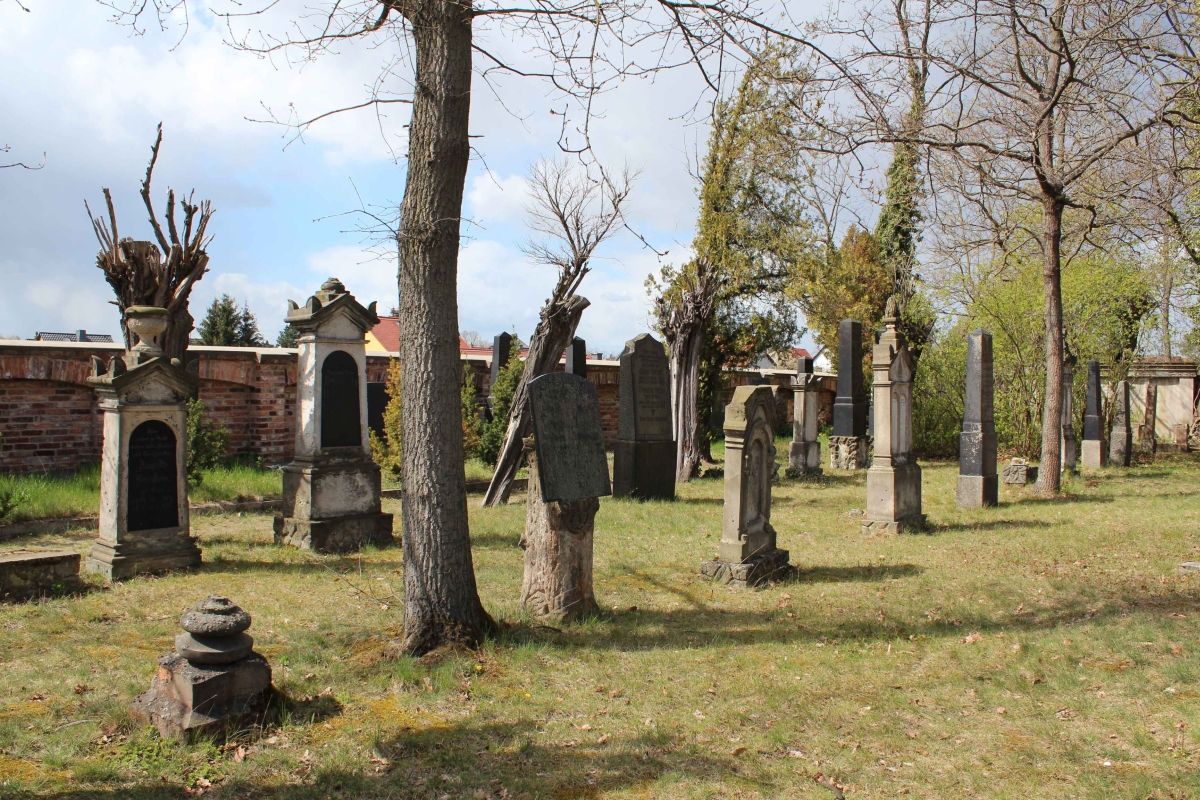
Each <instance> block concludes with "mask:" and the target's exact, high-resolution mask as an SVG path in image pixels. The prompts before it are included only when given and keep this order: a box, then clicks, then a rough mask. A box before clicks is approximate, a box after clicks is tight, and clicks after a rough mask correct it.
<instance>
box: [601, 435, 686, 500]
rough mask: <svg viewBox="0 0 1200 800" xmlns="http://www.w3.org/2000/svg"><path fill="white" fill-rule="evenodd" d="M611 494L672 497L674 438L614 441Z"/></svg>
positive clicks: (664, 498)
mask: <svg viewBox="0 0 1200 800" xmlns="http://www.w3.org/2000/svg"><path fill="white" fill-rule="evenodd" d="M612 493H613V497H632V498H634V499H635V500H674V499H675V442H672V441H666V442H631V441H628V440H621V439H618V440H617V442H616V443H615V444H614V445H613V483H612Z"/></svg>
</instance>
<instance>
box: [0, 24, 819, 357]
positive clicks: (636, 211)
mask: <svg viewBox="0 0 1200 800" xmlns="http://www.w3.org/2000/svg"><path fill="white" fill-rule="evenodd" d="M21 5H24V6H25V7H27V8H28V9H29V11H28V12H25V11H23V10H22V8H21ZM204 5H206V4H199V3H192V6H191V8H192V14H191V17H190V19H189V25H188V28H187V31H186V34H185V35H184V33H183V30H182V28H181V27H180V26H179V25H175V26H173V27H171V28H170V29H168V30H167V31H165V32H164V31H161V30H159V29H158V28H157V27H154V26H150V27H148V28H147V29H146V30H145V31H144V33H143V34H142V35H137V34H135V33H134V32H133V31H131V30H130V29H129V28H128V27H123V26H120V25H117V24H114V23H113V21H112V19H111V18H112V12H111V11H110V10H109V9H106V8H105V7H104V6H102V5H101V4H100V3H98V2H92V1H91V0H22V3H21V4H17V3H15V2H12V0H0V63H3V64H4V65H5V70H4V71H5V76H6V79H5V80H4V81H0V108H3V109H5V114H4V115H3V117H2V118H0V146H4V145H7V146H8V147H9V148H10V150H9V152H8V153H0V163H8V162H11V161H16V160H20V161H24V162H27V163H34V164H40V165H41V168H40V169H36V170H25V169H2V170H0V209H2V212H0V280H2V281H3V284H4V285H5V286H6V288H7V290H8V291H7V294H8V300H7V302H6V303H5V304H4V307H3V310H2V311H0V336H6V337H19V338H24V339H28V338H32V337H33V336H34V334H35V332H37V331H75V330H76V329H79V328H83V329H86V330H88V331H89V332H95V333H109V334H112V335H113V336H114V337H117V335H118V334H119V330H118V324H119V319H118V315H117V311H116V309H115V307H114V306H113V305H111V303H110V302H109V301H110V299H111V298H112V297H113V294H112V290H111V289H110V288H109V286H108V285H107V283H106V282H105V280H104V278H103V275H102V273H101V271H100V270H99V269H98V268H97V267H96V265H95V257H96V253H97V250H98V244H97V242H96V239H95V236H94V234H93V232H92V229H91V225H90V223H89V221H88V217H87V214H86V212H85V209H84V201H85V200H86V201H87V202H88V203H89V204H90V205H91V207H92V209H93V211H96V210H99V209H103V203H104V201H103V196H102V194H101V187H109V188H110V189H111V190H112V192H113V196H114V200H115V202H116V207H117V220H118V223H119V225H120V227H121V235H122V236H132V237H133V238H137V239H150V238H153V237H152V233H151V231H150V228H149V224H148V222H147V221H146V213H145V210H144V209H143V208H142V206H141V200H140V197H139V196H138V191H139V184H140V181H141V179H142V176H143V174H144V172H145V169H146V164H147V160H148V157H149V152H150V145H151V144H152V142H153V140H154V131H155V126H156V124H157V123H158V122H160V121H161V122H162V123H163V128H164V140H163V145H162V150H161V153H160V156H159V160H158V165H157V167H156V170H155V174H154V186H153V191H154V196H155V198H156V202H157V203H158V205H159V207H160V209H161V206H162V204H163V203H164V202H165V197H166V191H167V188H168V187H172V188H174V189H175V190H176V193H177V194H184V193H187V192H189V191H190V190H192V189H194V190H195V197H196V198H198V199H199V198H208V199H211V200H212V203H213V206H214V207H215V209H216V213H215V214H214V216H213V219H212V222H211V223H210V228H209V230H210V233H212V234H213V241H212V244H211V245H210V246H209V248H208V253H209V256H210V263H209V272H208V273H207V274H206V275H205V277H204V279H203V280H202V281H201V282H200V283H199V284H198V285H197V287H196V289H195V290H194V292H193V295H192V300H191V311H192V314H193V316H194V317H195V318H196V319H197V320H199V319H201V318H202V317H203V314H204V310H205V309H206V308H207V307H208V305H209V304H210V303H211V302H212V300H213V299H214V298H215V297H217V296H219V295H221V294H230V295H232V296H233V297H234V298H235V299H236V300H238V301H239V302H244V303H246V304H247V305H248V306H249V308H250V310H251V311H252V312H253V313H254V315H255V317H256V318H257V319H258V322H259V325H260V328H261V329H262V331H263V333H264V334H265V335H266V336H267V337H268V338H270V339H272V340H273V339H274V336H275V334H276V333H277V332H278V330H279V328H280V327H281V326H282V324H283V316H284V314H285V312H286V309H287V300H289V299H291V300H295V301H297V302H300V303H302V302H303V301H304V300H305V299H306V298H307V297H308V296H309V295H311V294H312V293H313V292H315V291H316V289H317V288H318V287H319V286H320V284H321V282H322V281H323V280H325V279H326V278H327V277H330V276H336V277H338V278H340V279H341V280H342V281H343V282H344V283H345V284H346V286H347V288H348V289H349V290H350V291H351V292H353V293H354V294H355V296H356V297H357V298H358V299H359V300H360V301H361V302H363V303H364V304H366V303H369V302H370V301H373V300H374V301H377V302H378V308H379V311H380V313H384V314H385V313H388V311H389V309H391V308H392V307H394V306H395V305H396V265H395V260H394V257H390V256H389V255H388V254H386V253H385V254H383V255H382V256H381V255H380V254H379V253H378V252H377V251H376V250H373V249H372V247H371V243H370V242H369V241H366V240H365V238H364V236H363V235H362V234H361V233H359V232H356V231H354V230H353V228H355V227H356V226H357V225H358V224H359V222H358V221H356V220H358V219H361V218H356V217H355V216H354V215H349V216H348V215H346V212H350V211H352V210H353V209H356V208H359V207H360V206H361V205H363V204H365V205H366V206H368V207H369V208H372V209H378V208H383V207H386V206H388V205H395V204H398V203H399V201H400V199H401V197H402V195H403V188H404V160H403V153H404V149H405V139H404V124H405V122H406V118H407V113H408V111H407V110H408V108H409V106H406V105H391V106H387V107H386V108H385V109H384V111H383V112H382V113H383V114H384V116H383V117H382V118H381V117H380V116H379V115H377V114H376V113H375V112H374V111H372V110H364V111H357V112H347V113H343V114H338V115H335V116H332V117H329V118H327V119H325V120H322V121H321V122H319V123H317V124H315V125H313V126H312V127H310V128H309V129H308V130H307V131H306V132H305V133H304V135H303V137H302V138H300V139H296V137H295V132H294V130H293V129H290V128H288V127H286V126H284V125H280V124H273V123H271V122H256V121H254V120H263V119H267V120H269V119H272V118H274V119H280V120H288V119H305V118H309V117H312V116H315V115H317V114H321V113H323V112H325V111H329V110H331V109H334V108H338V107H342V106H346V105H349V104H354V103H358V102H361V101H362V100H363V98H364V97H365V91H366V89H365V87H368V86H370V85H371V84H372V83H373V82H374V81H375V80H376V79H377V76H378V75H379V74H380V70H381V68H382V67H385V66H387V60H388V58H389V57H390V54H394V48H389V47H387V46H382V47H369V46H362V45H361V44H355V43H350V44H347V45H345V46H343V47H342V48H340V51H339V52H338V53H335V54H329V55H325V56H324V57H322V58H319V59H317V60H315V61H312V62H307V63H298V64H293V63H289V60H288V59H286V58H279V57H276V58H272V59H266V58H260V57H257V56H255V55H254V54H250V53H246V52H240V51H237V50H235V49H233V48H231V47H230V46H228V44H227V43H226V42H225V38H226V37H227V33H226V30H225V29H224V27H223V26H222V24H221V23H220V21H219V20H215V19H213V18H212V17H211V16H209V15H208V14H207V12H206V11H205V10H204ZM793 5H795V6H797V7H800V6H803V5H804V4H802V3H794V4H793ZM289 8H291V7H289V6H287V4H285V5H284V7H283V11H284V12H287V11H288V9H289ZM814 8H815V4H814ZM793 13H797V11H796V9H793ZM66 16H69V17H70V24H69V25H64V24H63V22H62V20H63V18H64V17H66ZM477 36H484V37H487V36H489V34H488V33H487V32H486V31H481V33H480V34H477ZM490 36H491V38H490V39H484V41H486V43H487V44H488V46H489V47H492V48H495V49H497V50H499V51H505V50H507V51H508V52H509V53H511V54H512V55H513V56H514V57H515V58H518V59H521V58H526V57H527V56H526V55H525V54H523V53H521V52H520V51H519V50H518V49H516V48H519V46H520V45H519V42H517V41H515V40H514V38H512V37H505V36H503V35H497V34H494V33H493V34H490ZM708 99H710V98H706V97H705V95H704V92H703V84H702V81H701V78H700V76H699V74H698V73H697V72H696V71H695V70H692V69H679V70H672V71H669V72H666V73H659V74H657V75H653V76H649V77H646V78H641V79H627V80H626V81H625V82H623V83H622V84H621V86H620V87H619V88H617V89H615V90H614V91H612V92H610V93H608V94H606V95H603V96H602V98H601V99H600V102H599V104H598V106H597V107H596V109H595V112H594V114H593V123H592V141H593V144H594V152H595V154H596V157H597V158H598V160H599V161H600V163H602V164H603V165H605V166H606V167H607V168H609V169H615V170H620V169H622V168H624V167H629V168H630V169H631V170H634V171H636V172H637V173H638V178H637V180H636V183H635V185H634V190H633V192H632V194H631V196H630V199H629V203H628V205H627V220H628V222H629V226H630V228H632V229H633V231H635V232H636V233H637V234H639V235H640V236H641V237H643V238H644V239H645V240H646V241H647V242H649V243H650V244H651V245H652V246H653V249H651V248H650V247H647V246H646V245H645V244H643V242H642V241H641V240H640V239H639V238H638V237H637V236H634V235H633V233H630V232H627V231H622V232H621V233H620V234H619V235H617V236H614V237H613V238H612V239H611V240H609V241H608V242H607V243H605V244H604V245H603V246H602V247H601V249H600V250H599V251H598V253H597V255H596V257H595V258H594V260H593V271H592V273H591V274H590V275H588V277H587V278H586V279H585V281H584V282H583V285H582V289H581V293H582V294H583V295H584V296H586V297H588V298H589V299H590V300H591V302H592V305H591V307H590V308H589V309H588V311H586V312H585V313H584V316H583V320H582V322H581V324H580V328H579V332H578V334H579V335H580V336H582V337H584V338H585V339H586V340H587V342H588V349H589V350H590V351H592V352H597V351H599V352H603V353H617V352H619V351H620V350H621V348H622V346H623V344H624V342H625V341H627V340H628V339H631V338H633V337H634V336H636V335H637V334H639V333H641V332H644V331H647V330H651V328H652V319H651V315H650V306H651V299H650V298H649V297H648V296H647V292H646V289H645V280H646V277H647V276H648V275H649V274H651V273H656V272H657V271H658V270H659V269H660V268H661V267H662V266H663V264H665V263H673V264H678V263H681V262H682V261H685V260H686V258H687V255H688V247H689V243H690V241H691V238H692V233H693V226H694V223H695V216H696V192H695V181H694V179H693V177H692V175H693V173H694V172H695V164H696V159H697V153H698V152H700V151H702V149H703V146H704V142H705V140H706V138H707V134H708V129H707V125H706V122H705V120H704V114H703V113H702V112H703V110H704V108H705V105H704V104H705V103H706V102H707V100H708ZM698 100H699V101H700V106H697V101H698ZM558 106H561V101H560V100H557V99H556V98H555V97H554V96H553V95H552V94H550V93H549V92H548V91H547V88H546V86H545V85H543V84H542V83H540V82H537V81H535V80H532V79H509V80H507V81H506V82H505V83H504V84H503V85H502V86H499V87H497V90H496V91H494V92H493V91H491V90H490V89H489V88H488V87H487V86H486V85H484V83H483V82H482V81H481V80H479V79H478V77H477V78H476V80H475V82H474V91H473V96H472V108H471V134H472V137H473V138H472V146H473V154H472V160H471V165H470V170H469V173H468V176H467V183H466V194H465V198H464V209H463V211H464V217H465V218H466V219H467V223H466V224H465V225H464V228H463V232H464V238H463V243H462V249H461V252H460V259H459V328H460V330H463V331H474V332H477V333H479V334H480V335H481V336H482V337H483V338H485V339H487V340H490V339H491V337H492V336H493V335H494V334H496V333H498V332H500V331H501V330H509V331H513V330H515V331H516V333H517V334H519V335H520V336H521V337H522V338H526V339H527V338H528V336H529V334H530V332H531V331H532V329H533V326H534V324H535V323H536V320H537V312H538V309H539V308H540V306H541V304H542V302H543V301H544V300H545V298H546V296H547V295H548V293H549V290H550V288H551V286H552V285H553V282H554V277H555V275H554V272H553V270H552V269H550V268H548V267H544V266H538V265H534V264H531V263H530V262H529V259H528V258H527V257H526V256H525V255H524V253H523V252H522V250H521V245H522V243H523V242H524V241H526V240H527V238H528V236H529V230H528V226H527V224H526V215H525V210H524V209H525V206H526V204H527V184H526V180H525V176H527V175H528V174H529V170H530V168H531V166H532V165H533V164H534V163H535V162H537V161H538V160H540V159H553V158H559V157H561V156H560V154H559V150H558V147H557V144H556V143H557V139H558V133H559V129H560V117H557V116H556V115H554V114H553V113H551V112H552V110H554V109H555V108H557V107H558ZM697 109H699V112H700V113H698V111H697ZM397 155H398V156H399V158H398V159H397V158H396V156H397ZM160 214H161V212H160ZM363 221H365V220H363ZM664 252H665V254H666V255H665V256H661V255H660V253H664Z"/></svg>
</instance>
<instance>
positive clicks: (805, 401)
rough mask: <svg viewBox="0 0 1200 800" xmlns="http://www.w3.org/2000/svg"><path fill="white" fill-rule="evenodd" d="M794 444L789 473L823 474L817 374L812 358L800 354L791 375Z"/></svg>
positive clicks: (789, 453) (802, 474)
mask: <svg viewBox="0 0 1200 800" xmlns="http://www.w3.org/2000/svg"><path fill="white" fill-rule="evenodd" d="M792 380H793V383H792V446H791V449H790V450H789V452H788V473H789V474H790V475H792V476H793V477H799V476H805V475H820V474H821V442H820V441H819V440H818V439H817V404H818V392H817V376H816V375H814V374H813V360H812V359H811V358H801V359H799V361H797V363H796V375H795V377H794V378H793V379H792Z"/></svg>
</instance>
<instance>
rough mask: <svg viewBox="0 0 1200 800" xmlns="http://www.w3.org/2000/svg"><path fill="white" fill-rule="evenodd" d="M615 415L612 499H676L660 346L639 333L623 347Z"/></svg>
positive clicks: (667, 393) (667, 392) (667, 396)
mask: <svg viewBox="0 0 1200 800" xmlns="http://www.w3.org/2000/svg"><path fill="white" fill-rule="evenodd" d="M620 362H621V367H620V410H619V413H620V417H619V424H618V430H617V441H616V445H615V446H614V452H613V495H615V496H617V497H634V498H637V499H639V500H674V499H675V440H674V438H673V431H672V427H671V383H670V380H671V379H670V371H669V368H668V365H667V356H666V353H665V352H664V351H663V346H662V345H661V344H660V343H659V342H658V341H657V340H656V339H655V338H654V337H653V336H651V335H650V334H648V333H643V334H642V335H641V336H638V337H636V338H634V339H631V340H629V341H628V342H626V343H625V350H624V351H623V352H622V353H621V358H620Z"/></svg>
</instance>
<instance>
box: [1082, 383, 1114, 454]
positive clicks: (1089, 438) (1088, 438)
mask: <svg viewBox="0 0 1200 800" xmlns="http://www.w3.org/2000/svg"><path fill="white" fill-rule="evenodd" d="M1107 455H1108V454H1107V453H1106V452H1105V451H1104V411H1103V407H1102V395H1101V393H1100V362H1099V361H1097V360H1095V359H1092V360H1091V361H1089V362H1088V375H1087V399H1086V401H1085V403H1084V408H1083V443H1082V445H1081V446H1080V459H1081V461H1082V464H1083V468H1084V469H1100V468H1101V467H1103V466H1105V464H1106V462H1107V458H1106V456H1107Z"/></svg>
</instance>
